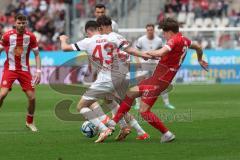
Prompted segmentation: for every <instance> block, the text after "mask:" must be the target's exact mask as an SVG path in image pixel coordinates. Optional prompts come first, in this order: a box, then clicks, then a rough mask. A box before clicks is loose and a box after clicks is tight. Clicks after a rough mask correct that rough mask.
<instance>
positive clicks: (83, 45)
mask: <svg viewBox="0 0 240 160" xmlns="http://www.w3.org/2000/svg"><path fill="white" fill-rule="evenodd" d="M71 46H72V48H73V50H74V51H86V50H87V46H88V43H87V39H86V38H85V39H83V40H81V41H78V42H76V43H73V44H71Z"/></svg>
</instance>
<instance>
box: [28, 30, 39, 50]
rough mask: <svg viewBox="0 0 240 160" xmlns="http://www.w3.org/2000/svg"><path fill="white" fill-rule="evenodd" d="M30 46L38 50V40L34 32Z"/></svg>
mask: <svg viewBox="0 0 240 160" xmlns="http://www.w3.org/2000/svg"><path fill="white" fill-rule="evenodd" d="M30 48H31V49H32V50H34V51H36V50H38V42H37V39H36V36H35V35H34V34H31V39H30Z"/></svg>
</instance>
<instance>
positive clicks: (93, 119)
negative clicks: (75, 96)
mask: <svg viewBox="0 0 240 160" xmlns="http://www.w3.org/2000/svg"><path fill="white" fill-rule="evenodd" d="M80 114H81V115H83V116H84V117H85V118H86V119H87V120H89V121H90V122H91V123H93V124H94V125H95V126H96V127H98V129H99V130H100V131H105V130H107V129H108V128H107V127H106V126H105V125H104V124H103V123H102V122H101V121H100V120H99V119H98V117H97V115H96V114H95V113H94V112H93V111H92V110H91V109H89V108H87V107H84V108H82V109H81V110H80Z"/></svg>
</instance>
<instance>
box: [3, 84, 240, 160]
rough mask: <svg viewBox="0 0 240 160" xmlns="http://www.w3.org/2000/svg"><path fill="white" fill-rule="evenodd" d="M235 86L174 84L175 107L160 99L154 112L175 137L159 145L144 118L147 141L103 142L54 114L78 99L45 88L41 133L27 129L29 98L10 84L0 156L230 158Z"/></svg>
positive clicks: (235, 148)
mask: <svg viewBox="0 0 240 160" xmlns="http://www.w3.org/2000/svg"><path fill="white" fill-rule="evenodd" d="M239 91H240V86H239V85H188V86H187V85H177V86H176V87H175V89H174V90H173V91H172V92H171V94H170V100H171V102H172V104H174V105H175V106H176V107H177V109H176V110H174V111H171V110H167V109H165V108H164V107H163V105H162V100H161V98H159V100H158V102H157V104H156V105H155V106H154V109H153V111H154V112H155V113H157V114H160V113H161V114H160V116H161V117H162V118H163V119H164V120H165V123H166V125H167V126H168V127H169V128H170V129H171V130H172V131H173V132H174V133H175V134H176V137H177V139H176V141H174V142H173V143H168V144H160V143H159V140H160V134H159V132H158V131H157V130H155V129H153V128H151V127H150V126H149V125H148V124H146V123H145V122H141V124H142V126H143V128H144V129H145V130H146V131H147V132H148V133H149V134H150V135H151V139H149V140H147V141H137V140H135V137H136V133H135V131H133V133H132V134H131V135H130V136H129V137H128V138H127V140H126V141H124V142H115V141H114V136H115V135H116V133H115V134H114V136H112V137H110V138H109V139H108V140H106V142H105V143H104V144H94V143H93V142H94V139H95V138H93V139H88V138H86V137H84V136H83V135H82V134H81V132H80V129H79V128H80V125H81V123H82V122H65V121H61V120H59V119H57V118H56V116H55V114H54V106H55V104H56V103H57V102H59V101H60V100H62V99H65V98H70V99H73V100H74V101H75V103H74V104H73V105H72V107H71V110H72V111H75V106H76V103H77V100H78V99H79V97H77V96H69V95H63V94H59V93H57V92H55V91H53V90H51V89H50V88H49V87H48V86H39V87H38V88H37V111H36V116H35V118H36V124H37V127H38V128H39V130H40V132H39V133H36V134H34V133H31V132H30V131H28V130H27V129H26V128H25V126H24V124H25V114H26V109H25V108H26V107H25V106H26V105H27V101H26V98H25V95H24V94H23V92H21V89H20V87H19V86H14V89H13V91H12V92H11V93H10V95H8V97H7V99H6V100H5V103H4V105H3V107H2V108H1V110H0V159H1V160H4V159H8V160H9V159H18V160H23V159H32V160H38V159H39V160H42V159H48V160H50V159H53V160H56V159H57V160H60V159H61V160H71V159H72V160H75V159H87V160H91V159H94V160H96V159H98V160H101V159H104V160H106V159H123V158H128V159H138V160H139V159H149V160H151V159H154V160H155V159H168V160H180V159H184V160H188V159H189V160H214V159H218V160H226V159H228V160H230V159H231V160H233V159H236V160H237V159H239V157H240V152H239V144H240V138H239V133H240V128H239V122H240V116H239V113H240V100H239Z"/></svg>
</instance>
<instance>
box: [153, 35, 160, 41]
mask: <svg viewBox="0 0 240 160" xmlns="http://www.w3.org/2000/svg"><path fill="white" fill-rule="evenodd" d="M154 39H155V40H156V41H162V38H161V37H159V36H158V35H155V36H154Z"/></svg>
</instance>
